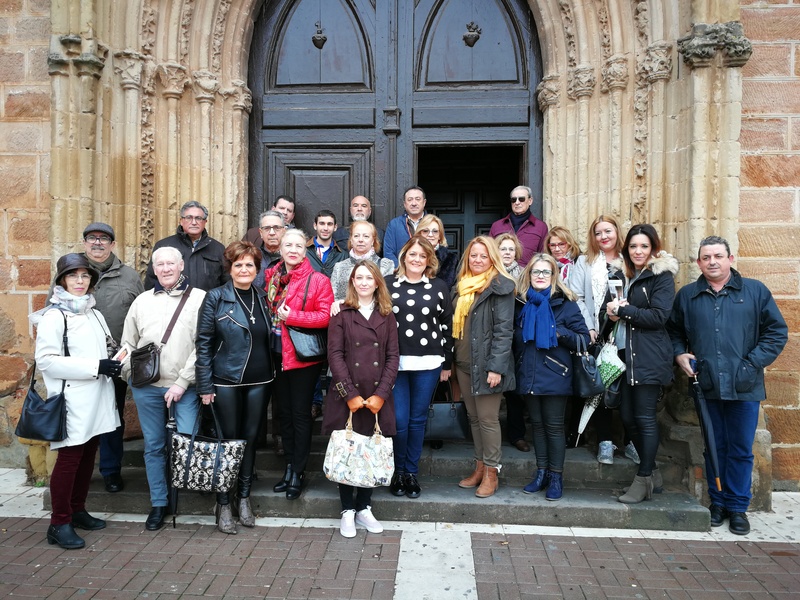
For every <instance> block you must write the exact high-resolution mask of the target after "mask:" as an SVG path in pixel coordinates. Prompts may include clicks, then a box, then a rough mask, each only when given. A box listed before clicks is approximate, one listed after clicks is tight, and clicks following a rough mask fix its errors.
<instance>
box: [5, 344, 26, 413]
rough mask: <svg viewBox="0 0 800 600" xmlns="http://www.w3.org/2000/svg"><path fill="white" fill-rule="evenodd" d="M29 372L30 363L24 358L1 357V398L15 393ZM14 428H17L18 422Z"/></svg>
mask: <svg viewBox="0 0 800 600" xmlns="http://www.w3.org/2000/svg"><path fill="white" fill-rule="evenodd" d="M27 372H28V363H26V362H25V360H23V358H22V357H20V356H7V355H5V356H3V355H0V396H5V395H7V394H12V393H14V392H15V391H16V390H17V388H18V387H19V382H20V381H22V380H24V379H25V375H26V374H27ZM21 406H22V404H21V403H20V407H21ZM9 415H11V412H9ZM16 416H17V417H19V411H17V412H16ZM14 426H15V427H16V422H15V423H14Z"/></svg>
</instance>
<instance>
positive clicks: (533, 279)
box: [514, 254, 589, 500]
mask: <svg viewBox="0 0 800 600" xmlns="http://www.w3.org/2000/svg"><path fill="white" fill-rule="evenodd" d="M517 288H518V292H517V297H518V300H519V301H520V303H521V307H520V305H519V304H518V308H519V310H518V311H517V318H516V326H515V327H514V358H515V359H516V361H515V364H516V375H517V393H518V394H519V395H520V396H522V397H523V398H524V399H525V402H526V403H527V405H528V413H529V414H530V416H531V421H532V422H533V448H534V451H535V452H536V471H535V472H534V474H533V481H531V483H529V484H528V485H526V486H525V488H524V489H523V491H524V492H525V493H526V494H534V493H536V492H539V491H541V490H544V489H546V490H547V492H546V496H545V497H546V498H547V500H560V499H561V495H562V474H563V471H564V455H565V448H564V412H565V409H566V407H567V400H568V399H569V397H570V396H571V395H572V358H571V357H570V351H575V350H577V349H578V339H579V338H583V342H584V345H585V344H588V342H589V330H588V329H587V328H586V323H585V322H584V320H583V317H582V316H581V311H580V309H579V308H578V305H577V304H576V303H575V294H574V293H573V292H572V291H571V290H570V289H569V288H568V287H567V286H566V285H564V282H563V281H562V279H561V274H560V272H559V268H558V263H557V262H556V259H555V258H553V257H552V256H549V255H547V254H535V255H534V256H533V257H532V258H531V260H530V262H529V263H528V265H527V266H526V267H525V269H524V270H523V271H522V275H521V277H520V281H519V284H518V286H517Z"/></svg>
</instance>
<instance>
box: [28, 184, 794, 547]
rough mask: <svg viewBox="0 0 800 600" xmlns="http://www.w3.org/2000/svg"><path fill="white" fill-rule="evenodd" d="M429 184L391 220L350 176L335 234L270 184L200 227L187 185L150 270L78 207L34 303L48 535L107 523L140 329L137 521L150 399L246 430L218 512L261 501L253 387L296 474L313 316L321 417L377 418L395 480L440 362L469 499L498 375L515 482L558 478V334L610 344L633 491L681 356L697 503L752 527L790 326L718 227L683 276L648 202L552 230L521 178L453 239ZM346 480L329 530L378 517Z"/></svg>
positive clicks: (154, 409) (314, 409) (313, 413)
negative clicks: (44, 393) (240, 224)
mask: <svg viewBox="0 0 800 600" xmlns="http://www.w3.org/2000/svg"><path fill="white" fill-rule="evenodd" d="M425 204H426V200H425V194H424V192H423V190H422V189H421V188H419V187H418V186H413V187H411V188H409V189H408V190H407V191H406V193H405V195H404V206H405V209H406V210H405V212H404V214H402V215H400V216H399V217H397V218H395V219H393V220H392V221H390V222H389V224H388V226H387V229H386V232H385V233H384V232H382V231H381V230H380V229H379V228H377V227H376V226H375V225H374V224H373V223H371V222H370V221H369V217H370V213H371V211H370V205H369V201H368V200H367V199H366V198H364V197H363V196H356V197H355V198H353V201H352V202H351V206H350V216H351V223H350V225H349V227H348V228H346V229H344V231H346V232H347V236H346V237H342V235H341V232H342V231H343V230H342V229H337V227H336V216H335V215H334V214H333V213H332V212H330V211H326V210H323V211H320V212H319V214H318V215H317V216H316V219H315V221H314V230H315V234H316V235H315V236H313V237H311V238H309V237H308V236H307V235H306V234H305V233H304V232H303V231H302V230H300V229H298V228H295V227H292V226H291V222H292V220H293V217H294V201H293V199H291V198H289V197H287V196H282V197H280V198H279V199H278V200H277V201H276V203H275V205H274V206H273V207H272V209H271V210H268V211H266V212H264V213H263V214H262V215H261V217H260V219H259V226H258V228H257V229H256V231H255V232H254V231H248V233H247V234H246V235H245V238H244V239H243V240H242V241H235V242H232V243H231V244H229V245H228V246H227V247H225V246H223V245H222V244H221V243H220V242H218V241H216V240H214V239H212V238H211V237H210V236H209V235H208V233H207V232H206V229H205V227H206V223H207V220H208V211H207V210H206V208H205V207H204V206H202V205H201V204H199V203H198V202H188V203H186V204H185V205H183V206H182V207H181V211H180V225H179V227H178V230H177V232H176V234H175V235H174V236H170V237H168V238H165V239H164V240H161V241H159V242H158V243H156V245H155V248H154V251H153V253H152V258H151V263H150V265H149V266H148V270H147V275H146V277H145V285H144V288H146V291H143V289H142V284H141V283H140V281H139V278H138V277H137V276H136V273H135V271H133V270H132V269H130V268H129V267H126V266H125V265H122V264H121V262H120V261H119V259H118V258H117V257H116V256H115V255H114V254H113V249H114V246H115V234H114V231H113V229H112V228H111V227H110V226H109V225H107V224H105V223H92V224H90V225H89V226H87V227H86V229H85V231H84V246H85V252H84V253H82V254H68V255H65V256H63V257H61V258H60V259H59V261H58V265H57V269H56V276H55V278H54V287H53V290H52V292H51V298H50V302H51V305H50V306H48V307H46V308H45V309H42V310H41V311H37V313H34V315H32V321H34V322H35V323H37V324H38V325H39V328H38V337H37V343H36V361H37V363H38V364H39V367H40V369H41V370H42V372H43V373H44V379H45V383H46V385H47V388H48V392H49V393H52V392H53V391H57V390H56V388H58V386H60V385H61V382H62V381H65V382H66V386H65V389H66V396H67V403H68V422H67V423H68V437H67V439H66V440H64V441H63V442H60V443H56V444H53V447H54V448H58V449H59V455H58V460H57V463H56V466H55V470H54V473H53V476H52V479H51V495H52V498H53V514H52V517H51V525H50V528H49V529H48V533H47V539H48V541H49V542H50V543H53V544H59V545H61V546H62V547H64V548H79V547H82V546H83V545H84V541H83V539H82V538H81V537H80V536H79V535H78V534H77V533H76V532H75V528H79V529H89V530H92V529H102V528H103V527H104V526H105V523H104V522H103V521H102V520H101V519H97V518H95V517H92V516H91V515H90V514H89V513H88V512H86V507H85V501H86V497H87V494H88V486H89V480H90V478H91V473H92V468H93V465H94V458H95V454H96V452H97V448H98V445H99V447H100V453H101V461H100V468H101V474H102V475H103V477H104V481H105V485H106V489H107V490H108V491H109V492H115V491H119V490H120V489H122V487H123V486H124V481H123V480H122V477H121V475H120V464H121V440H122V429H123V423H122V421H121V416H122V409H123V403H124V396H125V391H126V383H125V382H128V381H129V375H130V362H129V358H130V352H131V351H132V350H134V349H137V348H142V347H143V346H145V345H147V344H149V343H155V344H157V345H159V346H161V353H160V373H159V375H160V379H159V380H158V381H155V382H154V383H151V384H147V385H143V386H135V387H132V394H133V398H134V401H135V403H136V407H137V411H138V414H139V420H140V423H141V427H142V432H143V436H144V458H145V466H146V471H147V479H148V484H149V488H150V500H151V505H152V508H151V511H150V514H149V515H148V517H147V519H146V521H145V527H146V529H148V530H158V529H160V528H161V527H162V526H163V525H164V522H165V518H166V515H167V511H168V508H167V504H168V503H167V489H168V486H167V480H166V473H167V468H166V467H167V458H168V448H167V438H166V436H167V433H166V429H165V424H166V419H167V410H171V411H172V412H173V413H174V416H175V419H176V422H177V428H178V430H179V431H181V432H186V433H191V432H192V431H194V430H195V428H197V427H198V425H199V423H200V421H201V413H202V412H203V411H202V408H203V407H209V408H211V409H212V410H213V413H214V415H215V417H216V422H217V423H218V427H219V429H220V431H218V432H217V433H218V434H219V435H221V436H222V437H225V438H236V439H244V440H246V442H247V443H246V446H245V453H244V457H243V459H242V463H241V468H240V471H239V476H238V482H237V484H236V486H235V490H232V491H231V492H226V493H218V494H217V496H216V504H217V507H216V517H217V527H218V529H219V530H220V531H222V532H224V533H229V534H233V533H236V530H237V529H236V526H237V519H238V523H239V524H240V525H242V526H245V527H253V526H254V524H255V515H254V514H253V510H252V507H251V505H250V492H251V489H252V485H253V480H254V476H255V451H256V445H257V444H256V442H257V437H258V435H259V429H260V428H261V426H262V423H263V421H264V420H265V415H266V410H267V406H268V403H269V401H270V399H274V402H273V410H276V408H277V411H278V414H279V416H280V419H279V421H280V433H281V435H282V445H283V453H284V456H285V463H286V466H285V471H284V473H283V475H282V476H281V478H280V479H279V480H278V481H277V483H275V485H274V486H273V491H274V492H275V493H280V494H285V496H286V498H287V499H289V500H294V499H297V498H298V497H300V496H301V494H302V490H303V487H304V484H305V477H306V470H307V465H308V459H309V453H310V448H311V439H312V425H313V421H314V419H315V418H316V417H317V416H318V415H319V414H320V413H321V412H322V411H321V409H320V407H319V402H318V401H317V400H315V396H320V395H321V394H320V391H319V389H320V381H321V376H322V375H323V372H322V371H323V366H324V362H325V361H324V358H325V357H319V356H316V357H307V356H303V355H302V353H300V352H298V349H297V348H296V342H295V341H293V338H294V339H295V340H297V339H299V338H297V337H296V336H298V335H308V333H309V332H312V333H313V332H314V331H315V330H316V331H321V330H326V331H327V340H328V341H327V344H328V352H327V362H328V365H329V372H330V382H329V384H328V386H327V397H326V400H325V411H324V417H323V422H322V432H323V433H324V434H326V433H330V432H332V431H334V430H336V429H343V428H344V426H345V422H346V421H347V419H348V416H350V415H352V417H353V428H354V430H355V431H358V432H359V433H362V434H365V435H369V434H371V432H372V430H373V427H374V426H375V422H376V418H377V421H378V423H379V425H380V427H381V430H382V431H383V433H384V434H385V435H389V436H392V437H393V440H394V458H395V472H394V476H393V477H392V479H391V482H390V486H389V491H390V493H392V494H393V495H395V496H406V497H409V498H417V497H419V496H420V495H421V493H422V489H421V485H420V481H419V476H418V472H419V461H420V456H421V453H422V446H423V438H424V432H425V425H426V420H427V414H428V407H429V405H430V402H431V399H432V397H433V395H434V393H435V391H436V388H437V386H438V385H439V384H440V382H447V381H448V380H455V382H457V387H458V389H460V394H461V396H462V398H463V400H464V402H465V405H466V409H467V413H468V419H469V425H470V428H471V432H472V439H473V443H474V469H472V472H471V473H470V474H469V475H467V476H466V477H465V478H464V479H462V480H461V481H460V482H459V483H458V485H459V486H460V487H461V488H469V489H475V495H476V496H477V497H480V498H486V497H489V496H492V495H493V494H494V493H495V492H496V491H497V489H498V485H499V481H498V474H499V472H500V470H501V467H502V450H501V445H502V437H503V436H502V432H501V428H500V407H501V401H502V399H503V397H504V396H505V398H506V402H507V409H508V415H509V417H508V421H509V438H510V439H511V442H512V443H513V444H514V445H515V446H516V447H517V448H519V449H520V450H524V447H523V444H520V443H519V442H520V441H522V442H524V444H525V445H527V442H526V441H525V439H524V438H525V421H524V419H523V414H524V411H525V410H527V412H528V415H529V417H530V421H531V424H532V431H533V434H532V440H533V446H534V450H535V456H536V469H535V470H534V473H533V477H532V481H531V482H530V483H529V484H528V485H526V486H525V487H524V490H523V491H524V492H526V493H538V492H541V491H544V492H545V497H546V499H547V500H551V501H556V500H559V499H560V498H561V497H562V494H563V469H564V457H565V447H566V445H565V438H566V437H567V435H568V432H567V427H566V426H565V414H566V408H567V406H568V404H569V403H570V399H571V398H572V397H573V393H572V376H573V373H572V359H571V356H570V354H571V353H572V352H575V351H576V350H577V349H578V347H579V344H580V345H591V344H599V343H604V342H606V341H607V340H613V342H614V343H615V344H616V347H617V349H618V353H619V357H620V358H621V359H622V360H623V361H624V363H625V365H626V370H625V374H624V375H623V376H622V378H621V382H620V395H621V406H620V413H621V416H622V420H623V423H624V427H625V432H626V434H625V435H626V438H627V439H626V440H625V441H626V442H628V446H629V447H628V446H626V454H628V455H629V456H631V457H635V460H636V462H638V470H637V473H636V475H635V477H634V479H633V481H632V483H631V486H630V487H629V488H628V489H627V490H626V491H625V493H624V494H623V495H621V496H620V497H619V500H620V501H621V502H625V503H636V502H641V501H642V500H645V499H648V498H650V496H651V494H652V493H653V492H654V491H659V490H660V488H661V487H662V485H663V484H662V482H661V478H660V475H659V472H658V469H657V466H656V460H655V459H656V452H657V449H658V444H659V434H658V422H657V418H656V408H657V403H658V400H659V398H660V396H661V393H662V390H663V388H664V386H665V385H667V384H669V383H670V382H671V381H672V379H673V368H672V365H673V361H674V362H676V363H677V364H678V366H679V367H680V368H681V369H682V370H683V371H684V372H686V374H687V375H689V376H692V377H694V376H697V377H698V378H699V381H700V385H701V386H702V388H703V390H704V391H705V393H706V396H707V398H708V402H709V407H710V412H711V415H712V421H713V426H714V428H715V429H716V430H717V440H718V448H717V450H718V454H719V457H720V470H721V473H720V477H721V479H722V482H723V486H724V487H723V491H722V492H718V491H717V490H716V489H713V490H712V489H711V487H710V488H709V493H710V495H711V499H712V506H711V515H712V525H715V526H716V525H720V524H721V523H722V522H723V521H724V520H725V519H726V518H727V519H729V520H730V527H731V530H732V531H734V532H735V533H746V532H747V531H749V524H748V523H747V518H746V515H745V512H746V510H747V506H748V504H749V500H750V473H751V471H752V461H753V457H752V450H751V449H752V443H753V438H754V435H755V426H756V422H757V415H758V403H759V401H760V400H763V399H764V396H765V390H764V378H763V369H764V367H766V366H767V365H769V364H770V363H771V362H772V361H773V360H774V359H775V358H776V357H777V356H778V354H779V353H780V351H781V350H782V348H783V345H784V344H785V343H786V339H787V328H786V324H785V322H784V321H783V319H782V317H781V315H780V312H779V311H778V309H777V306H776V305H775V302H774V300H773V299H772V297H771V295H770V293H769V291H768V290H767V288H766V287H765V286H763V284H761V283H759V282H757V281H754V280H750V279H745V278H742V277H741V276H740V275H739V274H738V273H737V272H736V271H735V270H734V269H732V268H731V263H732V261H733V256H732V255H731V253H730V248H729V246H728V244H727V242H726V241H725V240H723V239H722V238H717V237H709V238H706V239H705V240H703V242H701V245H700V250H699V254H698V260H697V264H698V266H699V267H700V270H701V271H702V275H701V276H700V278H699V279H698V280H697V281H696V282H695V283H693V284H690V285H688V286H686V287H685V288H683V289H682V290H681V291H680V293H679V294H678V295H677V298H676V296H675V285H674V276H675V274H676V273H677V271H678V261H677V260H676V259H675V258H674V257H672V256H671V255H670V254H668V253H667V252H666V251H665V250H664V249H663V248H662V246H661V241H660V238H659V236H658V233H657V232H656V229H655V228H654V227H653V226H652V225H649V224H642V225H635V226H633V227H631V228H630V230H629V231H628V232H627V235H625V236H623V235H622V232H621V230H620V227H619V225H618V223H617V221H616V220H615V219H614V218H613V217H611V216H608V215H601V216H599V217H598V218H597V219H595V220H594V222H593V223H592V225H591V227H590V230H589V247H588V251H587V253H586V254H581V252H580V248H579V246H578V244H577V243H576V242H575V239H574V237H573V236H572V234H571V233H570V232H569V231H568V230H567V229H565V228H563V227H553V228H552V229H550V230H548V227H547V226H546V225H545V223H544V222H542V221H541V220H539V219H537V218H536V217H535V216H533V215H532V214H531V210H530V207H531V204H532V192H531V190H530V189H529V188H527V187H525V186H519V187H517V188H514V190H512V192H511V212H510V213H509V215H508V216H506V217H504V218H503V219H501V220H499V221H497V222H496V223H495V224H494V225H493V226H492V229H491V231H490V234H489V235H479V236H477V237H475V238H474V239H472V240H470V241H469V242H468V243H467V244H466V247H465V249H464V252H463V254H462V255H461V256H460V257H459V256H458V255H457V254H456V253H455V252H453V251H451V250H449V249H448V248H447V242H446V238H445V235H444V224H443V223H442V221H441V220H440V219H439V218H438V217H436V216H434V215H432V214H427V213H426V212H425ZM256 235H257V236H258V239H257V238H256V237H255V236H256ZM381 238H383V240H384V244H383V245H382V244H381ZM251 240H252V241H251ZM623 240H624V241H623ZM253 241H256V242H257V244H256V243H253ZM345 243H346V250H345V249H344V246H345ZM610 280H618V281H619V287H620V289H621V290H622V293H621V294H620V295H619V296H617V295H616V294H615V295H613V296H612V294H611V293H610V287H609V281H610ZM114 341H119V342H120V344H121V348H122V350H121V352H120V353H117V352H116V344H114V343H113V342H114ZM112 348H113V350H112ZM112 353H113V354H112ZM695 361H696V362H695ZM120 376H121V377H120ZM578 401H579V402H581V404H582V400H578ZM206 410H208V409H206ZM573 412H575V411H573ZM610 419H611V413H610V412H609V411H605V410H602V409H600V410H598V411H596V417H595V421H596V426H597V430H598V438H599V446H600V452H599V455H598V459H599V460H601V462H607V461H608V460H613V444H612V442H611V439H612V433H611V421H610ZM104 440H107V441H106V442H105V443H104ZM104 448H105V451H104ZM339 492H340V498H341V506H342V512H341V524H340V532H341V534H342V535H343V536H345V537H353V536H355V535H356V527H357V526H362V527H365V528H366V529H367V530H368V531H370V532H373V533H378V532H381V531H382V530H383V529H382V526H381V524H380V523H379V522H378V521H377V519H376V518H375V516H374V515H373V513H372V489H365V488H354V487H351V486H346V485H339Z"/></svg>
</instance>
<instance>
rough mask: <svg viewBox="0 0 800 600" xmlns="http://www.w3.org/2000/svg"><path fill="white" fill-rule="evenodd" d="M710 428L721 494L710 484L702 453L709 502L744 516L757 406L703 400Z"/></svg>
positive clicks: (711, 482) (750, 477)
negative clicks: (742, 513) (712, 433)
mask: <svg viewBox="0 0 800 600" xmlns="http://www.w3.org/2000/svg"><path fill="white" fill-rule="evenodd" d="M706 403H707V404H708V414H709V416H710V417H711V425H712V427H713V428H714V437H715V439H716V442H717V458H718V459H719V479H720V483H722V491H721V492H718V491H717V486H716V485H715V484H714V483H713V475H712V474H713V471H712V470H711V463H710V462H709V460H708V453H706V479H707V480H708V495H709V496H710V497H711V502H713V503H714V504H718V505H719V506H724V507H725V508H727V509H728V511H729V512H747V508H748V507H749V506H750V499H751V498H752V493H751V490H750V485H751V483H752V479H753V441H754V440H755V437H756V426H757V425H758V408H759V404H760V403H759V402H754V401H743V400H729V401H720V400H711V399H707V400H706Z"/></svg>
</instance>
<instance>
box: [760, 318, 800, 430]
mask: <svg viewBox="0 0 800 600" xmlns="http://www.w3.org/2000/svg"><path fill="white" fill-rule="evenodd" d="M793 331H796V330H792V329H790V330H789V341H788V342H786V347H784V349H783V352H781V355H780V356H779V357H778V358H777V359H776V360H775V362H774V363H772V364H771V365H770V366H769V367H767V370H768V371H796V370H797V365H800V333H793ZM797 441H798V443H800V438H799V439H798V440H797Z"/></svg>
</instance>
